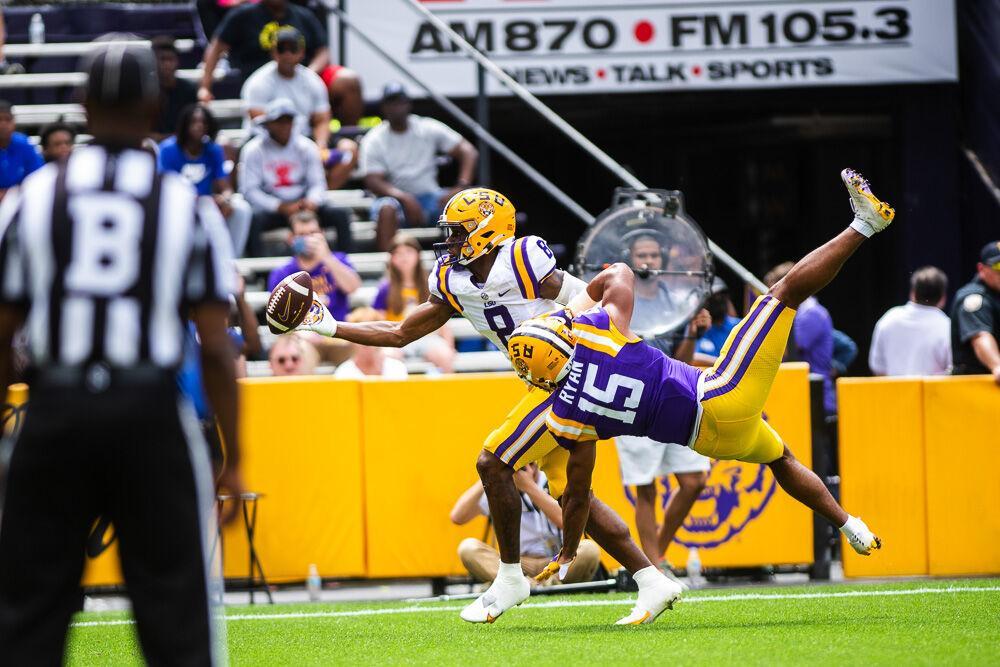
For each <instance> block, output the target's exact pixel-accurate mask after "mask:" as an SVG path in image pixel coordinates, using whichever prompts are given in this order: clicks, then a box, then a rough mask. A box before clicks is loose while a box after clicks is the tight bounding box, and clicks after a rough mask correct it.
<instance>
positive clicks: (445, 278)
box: [429, 236, 559, 354]
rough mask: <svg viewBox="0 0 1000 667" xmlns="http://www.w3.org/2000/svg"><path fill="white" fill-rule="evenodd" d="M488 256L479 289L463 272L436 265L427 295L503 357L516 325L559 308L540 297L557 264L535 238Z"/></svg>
mask: <svg viewBox="0 0 1000 667" xmlns="http://www.w3.org/2000/svg"><path fill="white" fill-rule="evenodd" d="M493 252H495V253H497V258H496V261H495V262H494V264H493V268H492V269H490V275H489V277H487V279H486V282H485V283H484V284H482V285H479V284H477V283H476V281H475V279H474V278H473V276H472V272H471V271H469V269H468V268H466V267H465V266H463V265H461V264H449V265H447V266H445V265H442V264H441V262H440V260H439V261H438V263H437V264H435V266H434V270H433V271H432V272H431V275H430V278H429V283H430V292H431V294H433V295H434V296H436V297H437V298H439V299H441V300H442V301H444V302H445V303H447V304H449V305H450V306H451V307H452V308H454V309H455V310H456V311H458V312H459V313H461V314H462V316H463V317H465V318H466V319H467V320H469V321H470V322H472V326H474V327H475V328H476V331H478V332H479V333H481V334H482V335H483V336H486V338H488V339H490V341H491V342H492V343H493V344H494V345H496V346H497V348H498V349H499V350H500V351H501V352H503V353H504V354H507V337H508V336H510V335H511V333H513V332H514V329H516V328H517V326H518V325H520V324H521V322H524V321H525V320H529V319H531V318H532V317H537V316H538V315H541V314H542V313H546V312H549V311H552V310H556V309H557V308H559V304H557V303H556V302H555V301H552V300H551V299H542V298H540V297H539V291H540V289H541V287H540V285H541V283H542V281H543V280H545V279H546V278H548V277H549V276H550V275H552V272H553V271H555V270H556V259H555V257H554V256H553V255H552V251H551V250H549V246H548V245H546V243H545V241H544V240H543V239H540V238H539V237H537V236H525V237H523V238H519V239H510V240H508V241H505V242H504V243H502V244H500V246H499V247H497V249H496V250H494V251H493Z"/></svg>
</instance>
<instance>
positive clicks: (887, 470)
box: [837, 378, 928, 577]
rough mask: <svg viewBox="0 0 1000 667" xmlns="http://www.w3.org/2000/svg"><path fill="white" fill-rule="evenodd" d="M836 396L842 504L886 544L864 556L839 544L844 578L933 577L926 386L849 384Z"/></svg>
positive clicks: (914, 381) (883, 381)
mask: <svg viewBox="0 0 1000 667" xmlns="http://www.w3.org/2000/svg"><path fill="white" fill-rule="evenodd" d="M837 397H838V401H839V423H840V480H841V482H840V493H841V499H842V501H843V504H844V507H845V508H846V509H847V511H848V512H851V513H852V514H855V515H857V516H860V517H862V518H863V519H864V520H865V523H867V524H868V526H869V527H870V528H872V530H874V531H875V532H876V533H877V534H878V535H879V536H880V537H881V538H882V540H883V541H884V543H885V548H884V549H882V550H881V551H879V552H877V553H876V554H875V555H873V556H860V555H858V554H856V553H855V552H854V550H853V549H852V548H851V547H850V546H849V545H848V544H847V542H846V541H845V540H844V539H843V538H841V552H842V553H843V554H844V574H845V575H846V576H848V577H882V576H892V575H920V574H927V573H928V570H927V511H926V507H927V498H926V491H925V486H926V485H925V481H926V471H925V465H924V420H923V419H921V418H920V415H921V414H923V412H924V407H925V401H924V392H923V380H921V379H920V378H844V379H841V380H839V381H838V382H837Z"/></svg>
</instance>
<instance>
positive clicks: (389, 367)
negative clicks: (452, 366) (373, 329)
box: [333, 308, 409, 380]
mask: <svg viewBox="0 0 1000 667" xmlns="http://www.w3.org/2000/svg"><path fill="white" fill-rule="evenodd" d="M381 319H382V314H381V313H380V312H378V311H377V310H375V309H374V308H355V309H354V310H353V311H352V312H351V314H350V315H348V316H347V321H348V322H378V321H379V320H381ZM351 347H352V348H354V354H353V355H351V358H350V359H348V360H347V361H345V362H344V363H342V364H340V365H339V366H337V370H336V371H335V372H334V374H333V377H335V378H338V379H341V380H358V379H361V378H363V377H381V378H384V379H386V380H405V379H406V378H407V376H408V375H409V373H408V372H407V371H406V365H405V364H404V363H403V362H402V361H400V360H399V359H395V358H393V357H391V356H389V355H388V354H386V350H385V349H384V348H381V347H370V346H368V345H357V344H355V343H351Z"/></svg>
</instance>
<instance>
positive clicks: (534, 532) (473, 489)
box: [450, 463, 601, 584]
mask: <svg viewBox="0 0 1000 667" xmlns="http://www.w3.org/2000/svg"><path fill="white" fill-rule="evenodd" d="M514 484H515V485H516V486H517V490H518V492H519V493H520V494H521V569H522V570H524V574H525V576H528V577H533V576H535V575H536V574H538V573H539V572H541V571H542V569H543V568H544V567H545V566H546V565H548V564H549V562H550V561H551V560H552V557H553V556H554V555H555V554H557V553H559V549H560V548H562V529H561V527H560V526H562V508H561V507H560V506H559V503H558V502H557V501H556V500H555V499H553V498H552V496H550V495H549V492H548V480H546V479H545V475H544V474H543V473H542V472H541V471H540V470H539V469H538V466H537V465H535V464H534V463H529V464H528V465H527V466H525V467H524V468H521V469H520V470H518V471H517V472H515V473H514ZM489 515H490V506H489V503H488V502H487V500H486V493H485V492H484V491H483V483H482V482H481V481H480V480H476V482H475V483H474V484H473V485H472V486H470V487H469V488H468V489H467V490H466V491H465V493H463V494H462V495H461V496H459V498H458V500H457V501H456V502H455V507H453V508H452V510H451V515H450V518H451V521H452V523H454V524H457V525H459V526H462V525H464V524H467V523H468V522H470V521H472V520H473V519H475V518H476V517H479V516H487V517H488V516H489ZM600 555H601V552H600V549H598V548H597V544H595V543H594V542H592V541H591V540H581V541H580V547H579V548H578V549H577V552H576V560H574V561H573V564H572V565H570V567H569V570H568V571H567V573H566V576H565V577H564V578H563V579H562V583H564V584H570V583H577V582H581V581H590V580H591V579H593V578H594V572H596V571H597V566H598V564H599V563H600ZM458 557H459V558H460V559H461V561H462V565H464V566H465V569H466V570H468V571H469V574H471V575H472V576H473V577H474V578H475V579H477V580H479V581H483V582H491V581H493V580H494V579H496V576H497V572H498V571H499V568H500V552H498V551H497V550H496V549H495V548H493V547H491V546H490V545H488V544H486V543H485V542H483V541H482V540H477V539H475V538H473V537H469V538H466V539H464V540H462V542H461V543H460V544H459V545H458Z"/></svg>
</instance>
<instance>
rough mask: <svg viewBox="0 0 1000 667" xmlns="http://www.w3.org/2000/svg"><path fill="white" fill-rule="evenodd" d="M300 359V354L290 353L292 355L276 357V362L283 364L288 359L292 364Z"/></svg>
mask: <svg viewBox="0 0 1000 667" xmlns="http://www.w3.org/2000/svg"><path fill="white" fill-rule="evenodd" d="M301 360H302V357H300V356H298V355H292V356H290V357H278V359H277V361H278V363H279V364H281V365H282V366H284V365H285V362H286V361H290V362H292V363H293V364H297V363H299V362H300V361H301Z"/></svg>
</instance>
